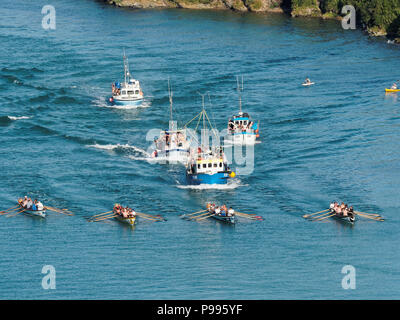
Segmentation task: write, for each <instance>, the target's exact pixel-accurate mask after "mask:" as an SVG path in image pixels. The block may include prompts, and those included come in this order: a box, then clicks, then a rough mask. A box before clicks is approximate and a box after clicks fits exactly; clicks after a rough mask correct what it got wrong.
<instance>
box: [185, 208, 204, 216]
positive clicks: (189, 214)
mask: <svg viewBox="0 0 400 320" xmlns="http://www.w3.org/2000/svg"><path fill="white" fill-rule="evenodd" d="M205 211H208V210H207V209H206V210H200V211H196V212H192V213H188V214H186V213H185V214H182V216H185V217H188V216H191V215H193V214H196V213H200V212H205Z"/></svg>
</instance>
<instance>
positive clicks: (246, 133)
mask: <svg viewBox="0 0 400 320" xmlns="http://www.w3.org/2000/svg"><path fill="white" fill-rule="evenodd" d="M242 90H243V78H242V86H241V87H240V84H239V79H238V78H237V91H238V95H239V113H238V114H237V115H234V116H233V117H232V118H230V119H229V121H228V133H227V135H226V136H225V142H227V143H228V144H239V145H254V144H255V143H256V142H257V138H259V136H260V135H259V122H255V121H253V120H252V119H251V117H250V115H249V114H248V113H246V112H242V96H241V91H242Z"/></svg>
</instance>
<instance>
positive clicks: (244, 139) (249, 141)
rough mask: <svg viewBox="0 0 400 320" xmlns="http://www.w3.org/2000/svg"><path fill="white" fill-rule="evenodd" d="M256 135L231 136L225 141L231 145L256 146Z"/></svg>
mask: <svg viewBox="0 0 400 320" xmlns="http://www.w3.org/2000/svg"><path fill="white" fill-rule="evenodd" d="M256 139H257V136H256V134H240V133H239V134H229V135H227V136H226V138H225V141H226V142H228V143H231V144H240V145H254V144H256Z"/></svg>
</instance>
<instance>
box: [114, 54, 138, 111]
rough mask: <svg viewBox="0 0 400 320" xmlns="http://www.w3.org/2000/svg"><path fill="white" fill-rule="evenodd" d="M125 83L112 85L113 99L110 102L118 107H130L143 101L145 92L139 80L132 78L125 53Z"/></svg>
mask: <svg viewBox="0 0 400 320" xmlns="http://www.w3.org/2000/svg"><path fill="white" fill-rule="evenodd" d="M123 60H124V82H123V83H119V82H118V81H116V82H115V83H113V84H112V85H111V92H112V97H111V98H110V99H109V101H110V102H111V103H113V104H116V105H122V106H124V105H125V106H127V105H128V106H129V105H133V104H136V103H138V102H141V101H142V100H143V92H142V89H141V87H140V82H139V80H136V79H134V78H132V77H131V74H130V72H129V64H128V58H126V56H125V52H124V57H123Z"/></svg>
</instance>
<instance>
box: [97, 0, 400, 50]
mask: <svg viewBox="0 0 400 320" xmlns="http://www.w3.org/2000/svg"><path fill="white" fill-rule="evenodd" d="M103 1H104V2H105V3H108V4H110V5H114V6H117V7H125V8H134V9H163V8H165V9H168V8H175V9H193V10H207V9H213V10H230V11H236V12H255V13H282V14H287V15H289V16H291V17H294V18H295V17H314V18H320V19H332V20H340V19H342V15H341V14H340V10H341V9H340V10H339V8H337V7H334V6H332V5H331V2H334V1H335V0H319V1H317V0H103ZM384 1H386V0H381V2H384ZM305 2H307V3H308V4H307V5H305V4H304V3H305ZM310 2H311V3H313V4H312V5H310V4H309V3H310ZM349 2H350V3H352V2H354V3H355V4H354V6H355V7H356V8H358V7H357V6H356V4H359V3H358V2H357V0H349ZM368 5H369V4H365V8H362V9H363V12H368V14H367V15H366V14H365V13H363V14H361V13H360V12H358V11H359V10H358V9H357V12H358V13H357V21H360V20H361V23H359V25H360V26H361V27H362V28H363V29H364V30H365V31H367V32H368V34H369V35H370V36H385V37H387V38H388V39H392V40H394V42H395V43H399V44H400V16H398V17H395V18H393V17H392V20H391V22H390V23H387V25H385V26H380V25H374V22H373V21H374V18H376V17H375V16H374V14H375V13H374V12H375V11H374V9H375V8H374V7H368ZM394 9H396V8H393V10H394ZM397 9H398V10H399V12H400V8H397ZM386 15H389V13H386V12H383V13H381V16H379V17H382V16H384V17H386ZM364 20H367V21H364ZM386 20H388V19H386ZM398 24H399V27H398V29H397V25H398Z"/></svg>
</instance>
